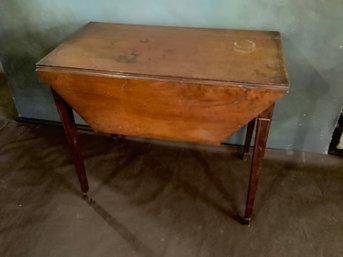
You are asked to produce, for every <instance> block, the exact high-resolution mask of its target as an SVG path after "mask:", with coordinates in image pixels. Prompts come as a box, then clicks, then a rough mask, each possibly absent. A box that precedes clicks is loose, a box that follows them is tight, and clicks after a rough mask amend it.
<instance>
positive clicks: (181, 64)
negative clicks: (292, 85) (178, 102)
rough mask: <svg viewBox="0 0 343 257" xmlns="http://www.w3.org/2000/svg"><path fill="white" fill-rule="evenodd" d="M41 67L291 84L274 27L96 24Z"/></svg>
mask: <svg viewBox="0 0 343 257" xmlns="http://www.w3.org/2000/svg"><path fill="white" fill-rule="evenodd" d="M249 44H250V45H249ZM38 66H45V67H54V68H70V69H77V70H88V71H93V72H95V71H98V72H101V73H110V74H112V75H113V74H117V75H118V74H119V75H127V76H131V77H132V76H135V75H139V76H140V77H142V76H143V77H146V78H151V77H153V78H158V77H159V78H167V79H177V80H180V79H181V80H192V81H193V82H197V83H199V81H201V82H202V83H207V84H211V83H218V82H219V83H220V84H221V85H225V84H226V83H227V82H229V83H228V84H229V85H230V86H232V85H233V83H232V82H238V83H241V84H242V83H243V84H252V85H256V84H257V85H262V86H268V85H273V86H277V87H287V85H288V81H287V73H286V71H285V67H284V60H283V53H282V47H281V39H280V33H279V32H274V31H251V30H231V29H203V28H181V27H164V26H144V25H125V24H110V23H97V22H91V23H89V24H87V25H86V26H85V27H83V28H82V29H80V30H79V31H78V32H77V33H75V34H74V35H73V36H72V37H71V38H70V39H69V40H66V41H65V42H64V43H63V44H61V45H60V46H58V47H57V48H56V49H55V50H54V51H52V52H51V53H50V54H49V55H47V56H46V57H45V58H43V59H42V60H41V61H40V62H39V63H38Z"/></svg>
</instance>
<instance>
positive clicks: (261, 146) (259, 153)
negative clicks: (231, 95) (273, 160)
mask: <svg viewBox="0 0 343 257" xmlns="http://www.w3.org/2000/svg"><path fill="white" fill-rule="evenodd" d="M273 109H274V105H272V106H271V107H269V108H268V109H267V110H266V111H264V112H263V113H261V114H260V115H259V116H258V118H257V127H256V136H255V146H254V153H253V158H252V163H251V170H250V178H249V186H248V196H247V202H246V207H245V215H244V219H243V224H249V223H250V220H251V215H252V211H253V206H254V202H255V196H256V191H257V184H258V180H259V173H260V169H261V164H262V159H263V156H264V151H265V148H266V143H267V138H268V132H269V128H270V123H271V119H272V115H273Z"/></svg>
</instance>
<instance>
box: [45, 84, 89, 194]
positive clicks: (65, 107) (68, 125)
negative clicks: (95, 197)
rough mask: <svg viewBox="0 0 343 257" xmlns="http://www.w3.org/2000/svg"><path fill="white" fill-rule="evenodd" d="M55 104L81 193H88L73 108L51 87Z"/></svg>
mask: <svg viewBox="0 0 343 257" xmlns="http://www.w3.org/2000/svg"><path fill="white" fill-rule="evenodd" d="M51 91H52V94H53V96H54V99H55V104H56V107H57V110H58V113H59V115H60V118H61V121H62V125H63V128H64V133H65V136H66V138H67V141H68V145H69V149H70V152H71V155H72V157H73V161H74V166H75V170H76V173H77V176H78V178H79V182H80V186H81V190H82V193H83V195H87V193H88V181H87V174H86V171H85V166H84V163H83V158H82V154H81V151H80V148H79V144H78V134H77V128H76V125H75V120H74V115H73V110H72V108H71V107H70V106H69V104H68V103H66V102H65V101H64V100H63V99H62V98H61V97H60V96H59V95H58V94H57V93H56V91H54V90H53V89H51Z"/></svg>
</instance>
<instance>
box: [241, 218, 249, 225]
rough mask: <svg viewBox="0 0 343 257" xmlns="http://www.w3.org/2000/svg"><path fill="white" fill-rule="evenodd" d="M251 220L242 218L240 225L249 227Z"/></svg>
mask: <svg viewBox="0 0 343 257" xmlns="http://www.w3.org/2000/svg"><path fill="white" fill-rule="evenodd" d="M250 221H251V218H242V219H241V224H242V225H250Z"/></svg>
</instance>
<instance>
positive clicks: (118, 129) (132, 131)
mask: <svg viewBox="0 0 343 257" xmlns="http://www.w3.org/2000/svg"><path fill="white" fill-rule="evenodd" d="M38 72H39V74H40V75H41V76H42V77H43V78H44V79H45V80H46V81H47V82H48V83H49V84H50V85H51V87H52V88H53V89H54V90H55V91H56V92H58V94H59V95H60V96H62V97H63V99H64V100H65V101H66V102H68V104H69V105H71V106H72V107H73V108H74V110H76V111H77V112H78V113H79V114H80V115H81V116H82V118H83V119H84V120H85V121H87V123H88V124H89V125H90V126H91V127H92V128H93V129H94V130H95V131H99V132H104V133H109V134H123V135H131V136H142V137H149V138H159V139H166V140H177V141H184V142H192V143H203V144H214V145H219V144H221V143H222V142H224V141H225V139H226V138H227V137H228V136H230V135H231V134H233V133H234V132H236V131H237V130H239V129H240V128H241V127H242V126H244V125H245V124H246V123H247V122H248V121H250V120H251V119H253V118H255V117H256V116H257V115H259V114H260V113H261V112H262V111H263V110H265V109H266V108H268V107H269V106H270V105H272V104H273V103H274V102H275V101H276V100H277V99H279V98H280V97H282V96H283V95H284V93H285V92H284V91H279V90H273V89H268V88H267V89H264V88H256V89H253V88H245V87H229V86H220V85H216V86H213V85H201V84H192V83H185V82H168V81H158V80H143V79H140V80H138V79H129V78H117V77H111V76H103V75H101V76H100V75H92V74H88V73H87V74H85V73H75V72H74V73H69V72H61V71H48V70H45V69H40V70H39V71H38ZM95 114H96V115H95Z"/></svg>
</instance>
